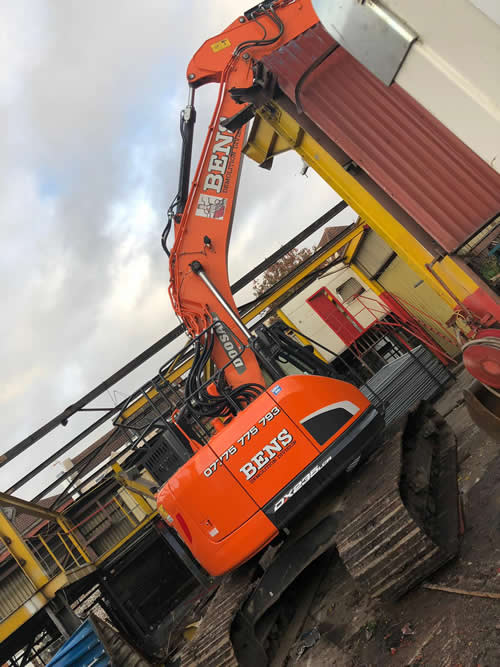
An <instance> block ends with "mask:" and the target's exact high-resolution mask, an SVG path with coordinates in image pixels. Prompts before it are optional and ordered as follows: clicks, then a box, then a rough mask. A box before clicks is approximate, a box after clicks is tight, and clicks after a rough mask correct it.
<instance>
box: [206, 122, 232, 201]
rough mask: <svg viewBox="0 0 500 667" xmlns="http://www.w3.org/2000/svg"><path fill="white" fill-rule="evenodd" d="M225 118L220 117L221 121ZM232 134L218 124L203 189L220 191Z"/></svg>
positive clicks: (230, 147) (227, 161)
mask: <svg viewBox="0 0 500 667" xmlns="http://www.w3.org/2000/svg"><path fill="white" fill-rule="evenodd" d="M223 120H225V118H221V121H223ZM233 139H234V135H233V134H232V133H231V132H229V130H227V129H226V128H225V127H224V126H223V125H219V130H218V132H217V135H216V137H215V142H214V147H213V148H212V155H211V156H210V160H209V163H208V174H207V176H206V178H205V184H204V186H203V190H204V191H207V190H215V192H217V193H220V192H221V190H222V186H223V185H224V175H225V173H226V170H227V165H228V163H229V155H230V153H231V149H232V147H233Z"/></svg>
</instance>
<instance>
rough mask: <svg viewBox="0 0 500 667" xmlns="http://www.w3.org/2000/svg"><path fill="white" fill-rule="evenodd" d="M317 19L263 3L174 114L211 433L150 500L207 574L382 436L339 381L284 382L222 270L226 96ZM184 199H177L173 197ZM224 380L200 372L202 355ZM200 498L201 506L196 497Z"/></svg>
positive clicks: (195, 380)
mask: <svg viewBox="0 0 500 667" xmlns="http://www.w3.org/2000/svg"><path fill="white" fill-rule="evenodd" d="M316 22H317V18H316V16H315V14H314V11H313V9H312V7H311V5H310V4H309V3H306V2H303V3H301V2H290V1H289V0H281V1H279V2H267V3H263V4H261V5H258V6H257V7H256V8H254V9H253V10H250V11H249V12H247V13H246V14H245V15H244V16H243V17H242V18H241V19H237V20H236V21H235V22H234V23H233V24H232V25H230V26H229V28H228V29H227V30H226V31H225V32H224V37H223V38H222V39H217V40H216V41H213V40H209V41H207V42H206V43H205V44H204V45H203V46H202V47H201V49H200V50H199V51H198V52H197V53H196V55H195V56H194V58H193V59H192V61H191V63H190V65H189V67H188V80H189V82H190V86H191V98H190V101H189V105H188V108H187V109H186V110H185V112H184V114H183V125H184V128H186V129H183V133H186V134H187V140H186V144H187V146H186V158H185V159H184V160H183V164H184V165H185V167H184V168H185V169H186V171H184V170H183V171H182V172H181V183H180V189H179V195H178V201H177V202H176V209H177V210H176V212H175V213H174V214H173V215H172V219H173V225H174V226H175V241H174V244H173V247H172V250H171V251H170V276H171V279H170V295H171V299H172V303H173V305H174V308H175V311H176V313H177V315H178V316H179V317H180V318H181V319H182V321H183V322H184V323H185V325H186V329H187V331H188V332H189V334H190V336H191V338H192V339H193V340H194V341H195V344H194V345H195V352H196V355H195V361H194V363H193V367H192V371H191V374H190V376H189V378H188V382H187V388H186V389H187V396H186V403H187V405H188V407H187V410H186V412H187V411H190V412H191V414H192V415H193V416H194V415H196V417H198V418H199V419H204V418H205V419H207V418H209V419H210V420H211V424H212V426H213V427H214V429H215V431H216V432H215V433H214V435H213V436H212V437H211V438H210V439H209V441H208V443H207V444H206V445H204V446H202V445H201V444H200V443H199V442H197V441H196V440H195V439H194V438H190V439H189V444H190V446H191V448H192V450H193V456H192V457H191V458H190V459H189V461H187V462H186V463H185V464H184V465H183V466H182V468H181V469H180V470H178V471H177V473H176V474H175V475H174V476H173V477H172V478H171V479H170V481H169V482H168V483H167V484H166V485H165V486H164V487H163V489H162V490H161V492H160V494H159V498H158V502H159V504H160V505H161V507H162V508H163V509H164V511H165V512H166V514H167V518H168V520H169V521H170V522H171V523H172V525H173V526H174V528H175V529H176V530H177V531H178V533H179V534H180V535H181V536H182V538H183V540H184V541H185V542H186V544H187V545H188V547H189V549H190V550H191V551H192V553H193V554H194V556H195V557H196V559H197V560H198V561H199V562H200V563H201V564H202V565H203V567H204V568H205V569H206V570H207V571H208V572H209V573H210V574H212V575H221V574H223V573H225V572H228V571H229V570H231V569H233V568H235V567H237V566H238V565H240V564H241V563H243V562H244V561H246V560H248V559H249V558H250V557H251V556H253V555H254V554H256V553H258V552H259V551H260V550H261V549H262V548H263V547H265V546H266V545H267V544H268V543H269V542H271V541H272V540H273V539H274V538H275V537H276V536H277V535H278V533H279V530H280V529H281V528H282V527H283V526H285V525H286V524H287V522H288V521H289V520H290V518H291V517H292V516H293V515H294V514H295V513H297V511H298V510H299V509H300V508H301V507H303V506H304V505H305V504H306V503H309V502H310V500H311V499H312V498H313V497H314V496H315V495H316V494H317V493H318V492H319V491H320V490H321V488H322V487H323V486H324V485H325V484H327V483H328V482H329V481H330V480H331V479H333V478H334V477H335V476H336V475H338V474H339V473H340V472H342V470H344V469H345V468H346V467H347V466H349V465H350V464H352V463H353V461H354V460H356V459H359V458H360V456H362V455H363V453H365V451H366V450H367V449H369V448H370V447H371V446H373V443H375V442H377V440H378V439H380V434H381V431H382V429H383V424H384V422H383V418H382V416H381V415H380V414H379V413H378V411H377V410H376V409H375V408H374V407H372V406H371V405H370V403H369V401H368V400H367V398H366V397H365V396H364V395H363V394H362V393H361V391H359V390H358V389H357V388H355V387H353V386H352V385H349V384H347V383H345V382H343V381H341V380H337V379H333V378H327V377H319V376H310V375H309V376H308V375H294V376H288V377H284V374H283V372H282V370H281V368H279V367H278V365H277V364H276V363H275V362H274V361H273V360H272V358H271V355H270V354H269V353H268V352H267V351H266V345H265V342H264V341H262V337H261V338H260V339H259V338H258V337H256V336H254V335H253V334H252V333H251V332H250V331H249V330H248V329H247V328H246V327H245V326H244V325H243V324H242V322H241V320H240V318H239V315H238V311H237V308H236V305H235V303H234V300H233V297H232V294H231V289H230V284H229V279H228V269H227V252H228V242H229V236H230V231H231V224H232V219H233V213H234V206H235V199H236V191H237V186H238V178H239V172H240V166H241V160H242V149H243V140H244V123H246V122H247V121H248V120H249V119H250V118H251V115H247V112H246V109H243V111H242V110H241V105H239V104H237V103H236V102H235V101H234V99H233V96H235V95H237V91H238V89H243V88H248V87H250V86H251V85H252V83H253V70H252V62H253V60H254V58H255V57H258V58H261V57H262V56H264V55H265V54H266V53H269V52H270V51H271V50H274V49H277V48H279V47H280V45H281V44H284V43H286V42H288V41H290V40H291V39H293V38H294V37H296V36H297V35H298V34H300V33H301V32H303V31H304V29H305V28H307V27H309V26H311V25H313V24H314V23H316ZM208 82H216V83H218V84H219V98H218V100H217V104H216V109H215V112H214V115H213V118H212V122H211V124H210V128H209V132H208V136H207V139H206V142H205V146H204V147H203V152H202V156H201V159H200V163H199V166H198V169H197V171H196V174H195V177H194V180H193V184H192V187H191V190H190V192H189V195H188V196H187V197H186V195H185V183H186V180H185V179H186V175H187V165H188V164H189V158H188V151H189V152H190V137H189V134H188V133H189V130H188V129H187V128H188V127H192V119H193V115H194V108H193V98H194V91H195V90H196V88H197V87H199V86H201V85H203V84H205V83H208ZM184 200H185V203H184ZM209 357H210V359H211V360H212V361H213V363H214V364H215V366H216V367H217V368H218V369H221V370H222V372H220V373H218V374H217V377H216V378H215V379H214V378H212V379H211V380H210V381H209V382H208V383H207V381H206V379H205V378H203V377H201V378H200V374H199V369H200V368H201V369H203V368H204V366H205V364H206V362H207V360H208V358H209ZM201 499H203V500H202V501H201V502H200V500H201Z"/></svg>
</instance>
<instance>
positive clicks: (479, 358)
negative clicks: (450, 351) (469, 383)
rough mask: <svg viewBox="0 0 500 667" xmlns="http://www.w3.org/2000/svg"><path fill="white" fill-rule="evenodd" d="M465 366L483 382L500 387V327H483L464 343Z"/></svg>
mask: <svg viewBox="0 0 500 667" xmlns="http://www.w3.org/2000/svg"><path fill="white" fill-rule="evenodd" d="M463 359H464V366H465V368H466V369H467V370H468V371H469V373H470V374H471V375H472V376H473V377H475V378H476V379H477V380H479V382H481V383H482V384H485V385H488V386H489V387H494V388H495V389H500V329H483V331H480V332H479V333H478V334H477V336H476V338H475V339H474V340H472V341H469V342H468V343H466V344H465V345H464V353H463Z"/></svg>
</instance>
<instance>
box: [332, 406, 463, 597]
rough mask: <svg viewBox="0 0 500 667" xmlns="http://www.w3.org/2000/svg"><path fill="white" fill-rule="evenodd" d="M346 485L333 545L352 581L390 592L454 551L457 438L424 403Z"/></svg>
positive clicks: (398, 591) (378, 593) (400, 590)
mask: <svg viewBox="0 0 500 667" xmlns="http://www.w3.org/2000/svg"><path fill="white" fill-rule="evenodd" d="M391 443H392V445H391V446H387V444H386V446H384V447H383V448H382V449H381V450H380V451H379V452H378V453H377V455H376V456H375V458H374V459H373V460H372V461H371V462H370V464H368V465H367V466H365V467H364V468H363V469H362V470H361V471H360V474H359V475H358V477H357V479H356V481H355V482H354V483H353V484H352V485H351V486H350V488H349V489H348V490H347V493H346V498H345V499H344V501H345V507H347V508H348V510H347V512H346V514H345V516H344V517H343V519H342V522H341V524H342V526H341V528H340V530H339V531H338V532H337V549H338V552H339V554H340V557H341V558H342V560H343V562H344V564H345V565H346V567H347V569H348V571H349V573H350V574H351V576H352V577H353V578H354V579H355V580H356V582H357V583H358V585H359V587H360V588H361V589H362V590H363V591H364V592H365V593H367V594H369V595H370V596H372V597H376V598H381V599H395V598H398V597H400V596H401V595H403V594H404V593H406V592H407V591H408V590H409V589H410V588H412V587H413V586H415V584H417V583H418V582H419V581H421V580H422V579H424V578H425V577H427V576H429V575H430V574H431V573H432V572H434V571H435V570H437V569H438V568H439V567H441V566H442V565H443V564H444V563H445V562H446V561H448V560H450V559H451V558H453V556H455V555H456V553H457V551H458V546H459V541H458V532H459V531H458V488H457V458H456V441H455V436H454V434H453V432H452V431H451V429H450V427H449V426H448V425H447V423H446V422H445V420H444V419H443V418H442V417H441V416H440V415H439V414H437V413H436V412H435V411H434V410H433V409H432V408H430V407H429V406H427V405H426V404H421V405H420V406H419V408H418V409H417V410H416V411H415V412H413V413H411V414H410V415H409V416H408V419H407V421H406V423H405V424H404V425H403V426H402V427H401V428H400V429H399V430H398V432H397V433H396V435H395V436H394V438H393V439H392V441H391Z"/></svg>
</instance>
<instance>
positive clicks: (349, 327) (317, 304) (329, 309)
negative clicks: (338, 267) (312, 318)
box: [307, 287, 363, 345]
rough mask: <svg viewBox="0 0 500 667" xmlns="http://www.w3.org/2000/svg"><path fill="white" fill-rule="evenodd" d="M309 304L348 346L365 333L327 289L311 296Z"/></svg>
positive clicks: (322, 289)
mask: <svg viewBox="0 0 500 667" xmlns="http://www.w3.org/2000/svg"><path fill="white" fill-rule="evenodd" d="M307 303H308V304H309V305H310V306H311V308H312V309H313V310H314V312H315V313H317V314H318V315H319V316H320V317H321V319H322V320H324V322H326V324H327V325H328V326H329V327H330V329H332V330H333V331H335V333H336V334H337V336H338V337H339V338H341V339H342V340H343V341H344V343H345V344H346V345H351V344H352V343H353V342H354V341H355V340H356V339H357V338H359V337H360V336H361V334H362V333H363V327H362V326H361V325H360V324H359V322H357V321H356V319H355V318H354V317H353V316H352V315H351V313H350V312H349V311H348V310H347V309H346V308H344V306H343V305H342V304H341V303H340V301H337V299H336V298H335V297H334V296H333V294H332V293H331V292H330V290H328V289H327V288H326V287H322V288H321V289H320V290H318V291H317V292H316V293H315V294H313V295H312V296H310V297H309V298H308V299H307Z"/></svg>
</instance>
